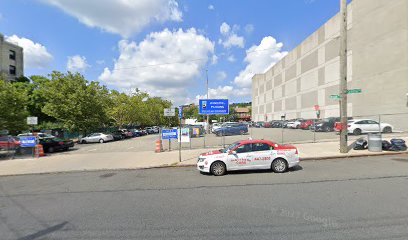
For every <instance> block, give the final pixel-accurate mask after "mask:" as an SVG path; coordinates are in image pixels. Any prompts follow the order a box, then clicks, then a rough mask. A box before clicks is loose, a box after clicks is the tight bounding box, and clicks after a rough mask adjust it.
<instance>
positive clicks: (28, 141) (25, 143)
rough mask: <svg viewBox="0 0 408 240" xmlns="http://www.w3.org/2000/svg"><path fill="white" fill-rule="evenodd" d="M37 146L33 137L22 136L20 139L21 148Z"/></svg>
mask: <svg viewBox="0 0 408 240" xmlns="http://www.w3.org/2000/svg"><path fill="white" fill-rule="evenodd" d="M36 144H37V138H36V137H35V136H22V137H20V146H21V147H27V148H29V147H35V145H36Z"/></svg>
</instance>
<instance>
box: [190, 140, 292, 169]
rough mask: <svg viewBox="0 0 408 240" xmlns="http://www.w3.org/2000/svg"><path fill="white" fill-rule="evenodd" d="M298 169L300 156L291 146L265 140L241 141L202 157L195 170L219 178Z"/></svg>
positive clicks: (199, 158)
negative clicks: (235, 173)
mask: <svg viewBox="0 0 408 240" xmlns="http://www.w3.org/2000/svg"><path fill="white" fill-rule="evenodd" d="M297 165H299V152H298V150H297V148H296V147H294V146H291V145H280V144H277V143H274V142H271V141H268V140H242V141H238V142H235V143H233V144H231V145H230V146H228V147H227V148H225V149H220V150H217V151H212V152H208V153H204V154H201V155H200V156H199V157H198V162H197V169H198V170H199V171H200V172H206V173H212V174H214V175H216V176H220V175H224V174H225V173H226V172H227V171H235V170H254V169H272V170H273V171H274V172H277V173H282V172H285V171H287V170H288V169H289V168H291V167H294V166H297Z"/></svg>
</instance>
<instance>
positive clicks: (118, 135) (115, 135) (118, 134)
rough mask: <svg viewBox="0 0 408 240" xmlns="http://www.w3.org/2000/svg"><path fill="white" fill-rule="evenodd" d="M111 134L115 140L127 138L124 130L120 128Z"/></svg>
mask: <svg viewBox="0 0 408 240" xmlns="http://www.w3.org/2000/svg"><path fill="white" fill-rule="evenodd" d="M109 134H110V135H112V137H113V140H114V141H118V140H122V139H124V138H125V136H124V135H123V132H122V131H119V130H118V131H114V132H111V133H109Z"/></svg>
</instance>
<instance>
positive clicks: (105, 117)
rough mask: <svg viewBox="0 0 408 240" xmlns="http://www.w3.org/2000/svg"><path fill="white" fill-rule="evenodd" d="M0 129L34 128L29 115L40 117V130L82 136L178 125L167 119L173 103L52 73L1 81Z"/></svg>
mask: <svg viewBox="0 0 408 240" xmlns="http://www.w3.org/2000/svg"><path fill="white" fill-rule="evenodd" d="M0 103H1V104H0V130H8V131H9V132H10V133H19V132H24V131H27V130H29V129H30V126H28V125H27V121H26V118H27V117H28V116H36V117H38V123H39V125H38V126H36V128H38V129H53V128H63V129H66V130H69V131H71V132H78V133H81V134H85V133H89V132H91V131H94V130H96V129H101V128H107V127H117V128H126V127H137V126H152V125H176V124H178V119H177V116H176V117H172V118H170V119H169V118H167V117H164V116H163V110H164V108H170V107H171V106H172V104H171V102H170V101H167V100H164V99H162V98H160V97H151V96H149V94H148V93H146V92H143V91H139V90H137V89H136V90H135V91H134V92H132V93H123V92H119V91H117V90H109V89H107V87H106V86H104V85H101V84H100V83H99V82H94V81H88V80H86V79H85V78H84V76H83V75H81V74H80V73H72V72H67V73H61V72H57V71H54V72H52V73H51V74H49V75H48V76H47V77H45V76H31V77H30V78H26V77H21V78H18V79H17V81H15V82H8V81H6V80H5V77H4V76H0Z"/></svg>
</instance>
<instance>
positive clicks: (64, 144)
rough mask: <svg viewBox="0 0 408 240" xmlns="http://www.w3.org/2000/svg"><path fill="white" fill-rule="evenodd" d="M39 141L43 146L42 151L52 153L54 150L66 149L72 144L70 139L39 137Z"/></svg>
mask: <svg viewBox="0 0 408 240" xmlns="http://www.w3.org/2000/svg"><path fill="white" fill-rule="evenodd" d="M39 143H40V144H41V145H42V146H43V149H44V152H49V153H53V152H55V151H61V150H62V151H67V150H68V149H69V148H70V147H73V146H74V142H73V141H72V140H64V139H61V138H55V137H53V138H40V139H39Z"/></svg>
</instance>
